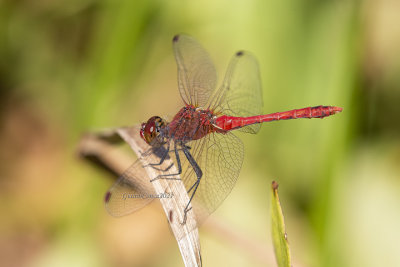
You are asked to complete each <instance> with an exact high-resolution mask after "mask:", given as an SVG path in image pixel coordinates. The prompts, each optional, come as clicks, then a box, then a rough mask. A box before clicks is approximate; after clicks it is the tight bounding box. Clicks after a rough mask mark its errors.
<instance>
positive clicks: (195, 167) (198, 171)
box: [181, 149, 203, 225]
mask: <svg viewBox="0 0 400 267" xmlns="http://www.w3.org/2000/svg"><path fill="white" fill-rule="evenodd" d="M183 153H184V154H185V156H186V158H187V159H188V161H189V163H190V165H192V168H193V170H194V172H195V173H196V176H197V181H196V182H195V183H194V184H193V185H192V186H191V187H190V189H189V190H188V194H189V193H190V191H192V190H193V192H192V195H191V196H190V200H189V202H188V203H187V205H186V207H185V209H184V210H183V212H184V213H185V214H184V217H183V222H182V223H181V224H182V225H183V224H185V223H186V220H187V213H188V212H189V211H190V210H191V209H192V207H190V208H189V206H190V203H191V202H192V200H193V197H194V195H195V194H196V191H197V188H199V185H200V180H201V177H203V172H202V170H201V169H200V167H199V165H198V164H197V162H196V160H195V159H194V158H193V156H192V154H190V152H189V150H187V149H183Z"/></svg>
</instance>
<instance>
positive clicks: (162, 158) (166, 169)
mask: <svg viewBox="0 0 400 267" xmlns="http://www.w3.org/2000/svg"><path fill="white" fill-rule="evenodd" d="M169 147H170V144H169V143H168V147H167V149H165V151H166V152H164V153H165V154H163V155H162V156H161V160H160V162H159V163H149V164H147V165H144V166H143V167H152V168H153V169H155V170H157V171H163V172H166V171H168V170H169V169H171V167H172V166H173V165H174V164H173V163H171V165H169V166H168V167H167V168H165V169H161V168H157V167H155V166H158V165H161V164H162V163H163V162H164V160H165V159H166V158H167V155H168V153H169V152H172V151H175V149H174V150H169ZM186 148H188V149H191V147H190V146H186ZM181 150H183V149H182V148H179V149H178V151H181ZM179 174H180V173H179Z"/></svg>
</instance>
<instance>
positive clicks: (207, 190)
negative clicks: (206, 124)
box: [182, 132, 244, 223]
mask: <svg viewBox="0 0 400 267" xmlns="http://www.w3.org/2000/svg"><path fill="white" fill-rule="evenodd" d="M188 145H189V146H191V149H190V153H191V154H192V156H193V158H194V159H195V160H196V162H197V164H198V165H199V166H200V168H201V170H202V171H203V176H202V178H201V181H200V184H199V187H198V188H197V191H196V194H195V196H194V198H193V202H194V205H193V206H194V210H195V213H196V217H197V221H198V223H201V222H202V221H203V220H204V218H206V217H207V216H208V215H209V214H211V213H212V212H214V211H215V210H216V209H217V208H218V207H219V206H220V205H221V203H222V202H223V201H224V199H225V198H226V197H227V196H228V194H229V193H230V192H231V191H232V189H233V187H234V185H235V184H236V181H237V178H238V176H239V173H240V169H241V167H242V163H243V157H244V146H243V143H242V141H240V139H239V138H237V137H236V136H235V135H234V134H232V133H230V132H229V133H226V134H219V133H211V134H209V135H207V136H206V137H204V138H203V139H200V140H196V141H192V142H190V143H189V144H188ZM185 164H186V168H184V173H183V175H182V179H183V181H184V183H185V187H186V188H187V189H189V188H191V187H192V185H193V184H194V183H195V182H196V180H197V177H196V174H195V173H194V171H193V168H191V166H190V165H189V164H188V162H187V161H185Z"/></svg>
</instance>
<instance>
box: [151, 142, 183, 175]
mask: <svg viewBox="0 0 400 267" xmlns="http://www.w3.org/2000/svg"><path fill="white" fill-rule="evenodd" d="M174 151H175V157H176V163H177V165H178V172H177V173H171V174H160V175H158V176H157V177H156V178H154V179H151V180H150V182H153V181H155V180H158V179H166V180H181V179H180V178H173V177H169V176H177V175H179V174H181V173H182V164H181V159H180V158H179V153H178V151H179V149H178V148H177V147H176V145H175V147H174ZM172 165H173V164H171V165H170V166H168V167H167V170H168V169H170V168H171V167H172Z"/></svg>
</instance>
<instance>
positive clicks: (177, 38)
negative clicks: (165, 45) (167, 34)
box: [172, 34, 179, 42]
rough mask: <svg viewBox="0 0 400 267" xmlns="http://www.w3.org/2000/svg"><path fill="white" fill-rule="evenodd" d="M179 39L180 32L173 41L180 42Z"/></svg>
mask: <svg viewBox="0 0 400 267" xmlns="http://www.w3.org/2000/svg"><path fill="white" fill-rule="evenodd" d="M178 40H179V34H177V35H175V36H174V38H173V39H172V41H173V42H178Z"/></svg>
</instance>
